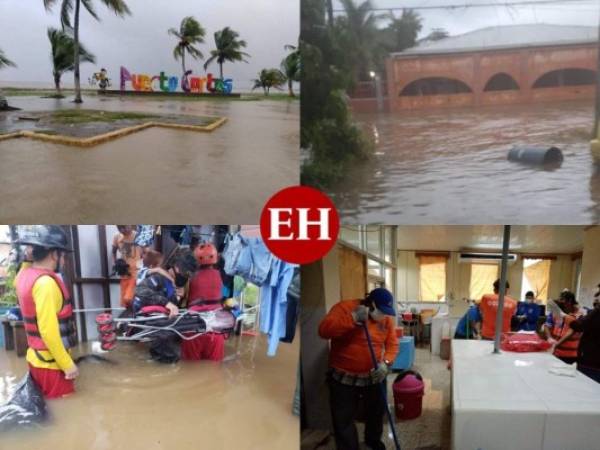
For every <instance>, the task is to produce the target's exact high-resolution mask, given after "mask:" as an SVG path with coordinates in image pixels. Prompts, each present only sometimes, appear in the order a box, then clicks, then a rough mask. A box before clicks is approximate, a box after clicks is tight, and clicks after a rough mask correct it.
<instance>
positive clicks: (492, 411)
mask: <svg viewBox="0 0 600 450" xmlns="http://www.w3.org/2000/svg"><path fill="white" fill-rule="evenodd" d="M492 349H493V343H492V342H491V341H474V340H473V341H468V340H453V341H452V445H453V448H454V449H455V450H478V449H481V450H496V449H497V450H511V449H514V450H542V449H543V450H568V449H574V450H597V449H599V448H600V384H598V383H596V382H594V381H593V380H591V379H590V378H588V377H586V376H585V375H582V374H581V373H579V372H577V374H576V376H575V377H565V376H558V375H553V374H550V373H549V372H548V369H549V368H551V367H553V366H557V365H560V366H566V364H564V363H562V362H561V361H560V360H558V359H557V358H555V357H553V356H552V355H551V354H549V353H512V352H502V353H501V354H499V355H494V354H492Z"/></svg>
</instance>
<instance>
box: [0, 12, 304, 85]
mask: <svg viewBox="0 0 600 450" xmlns="http://www.w3.org/2000/svg"><path fill="white" fill-rule="evenodd" d="M95 3H96V6H97V7H96V9H97V11H98V12H99V14H100V16H101V19H102V21H101V22H96V21H95V20H94V19H93V18H92V17H91V16H90V15H89V14H88V13H87V11H83V12H82V23H81V41H82V42H83V43H84V44H85V45H86V46H87V47H88V48H89V49H90V50H91V51H92V52H93V53H94V54H95V55H96V57H97V61H98V67H94V66H93V65H91V64H85V65H83V66H82V77H83V80H86V81H85V83H84V86H87V78H88V77H89V76H90V74H91V73H92V72H93V71H94V69H97V68H99V67H100V66H104V67H106V68H107V69H108V71H109V76H110V77H111V78H112V79H113V83H114V84H115V85H118V79H119V67H120V66H121V65H124V66H125V67H127V68H128V69H129V70H130V71H131V72H132V73H147V74H151V75H154V74H158V73H159V72H160V71H161V70H164V71H166V72H167V73H169V74H171V75H177V76H180V74H181V64H180V63H178V62H176V61H175V60H174V59H173V56H172V51H173V47H174V46H175V44H176V41H175V38H173V37H171V36H169V35H167V30H168V29H169V28H170V27H178V26H179V23H180V22H181V19H182V18H183V17H185V16H188V15H192V16H194V17H196V19H198V20H199V21H200V23H201V24H202V25H203V26H204V28H205V29H206V31H207V36H206V39H205V40H206V43H205V44H204V45H202V47H201V49H202V52H203V53H204V55H205V56H206V55H208V53H209V51H210V49H211V48H213V46H214V38H213V33H214V32H215V31H216V30H219V29H221V28H223V27H225V26H230V27H231V28H233V29H234V30H236V31H238V32H239V33H240V35H241V37H242V39H245V40H246V41H247V42H248V47H247V53H249V54H250V55H251V56H252V57H251V58H250V59H249V64H244V63H236V64H226V65H225V66H224V71H225V76H231V77H232V78H233V79H234V89H236V83H237V86H238V87H239V88H245V87H247V86H248V84H249V83H250V79H252V78H255V76H256V74H257V72H258V71H259V70H260V69H262V68H264V67H279V64H280V62H281V60H282V59H283V57H284V56H285V54H286V52H285V50H284V48H283V47H284V45H286V44H296V43H297V41H298V34H299V30H300V23H299V17H300V12H299V11H300V0H252V1H240V0H127V4H128V5H129V7H130V9H131V11H132V14H133V15H132V16H130V17H127V18H125V19H120V18H118V17H116V16H115V15H114V14H112V13H110V12H109V11H108V10H107V9H106V8H105V7H104V5H102V2H99V1H96V2H95ZM54 9H55V11H54V12H53V13H47V12H46V11H45V9H44V6H43V2H42V0H0V49H2V50H4V52H5V53H6V55H7V56H8V57H9V58H10V59H11V60H13V61H14V62H15V63H17V65H18V68H17V69H11V68H9V69H5V70H2V71H0V83H1V84H2V85H7V84H10V82H11V81H12V82H14V81H16V80H20V81H21V82H24V83H31V82H48V83H51V80H52V69H51V64H50V56H49V53H50V44H49V42H48V37H47V36H46V29H47V28H48V26H55V27H58V26H59V25H60V20H59V9H60V8H58V7H55V8H54ZM202 64H203V63H201V62H197V61H193V62H189V63H188V64H187V65H188V67H189V68H190V69H193V70H194V73H204V69H203V67H202ZM209 71H211V72H213V73H218V66H217V65H216V64H215V65H214V66H211V67H209ZM64 82H65V84H66V85H68V84H71V82H72V75H71V74H67V75H66V76H65V77H64Z"/></svg>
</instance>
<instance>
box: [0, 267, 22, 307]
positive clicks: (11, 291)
mask: <svg viewBox="0 0 600 450" xmlns="http://www.w3.org/2000/svg"><path fill="white" fill-rule="evenodd" d="M16 276H17V268H16V267H15V266H13V265H11V266H9V268H8V272H7V277H6V280H5V285H4V286H5V291H4V293H3V294H2V295H1V296H0V305H3V306H15V305H16V304H17V303H18V300H17V291H16V289H15V277H16Z"/></svg>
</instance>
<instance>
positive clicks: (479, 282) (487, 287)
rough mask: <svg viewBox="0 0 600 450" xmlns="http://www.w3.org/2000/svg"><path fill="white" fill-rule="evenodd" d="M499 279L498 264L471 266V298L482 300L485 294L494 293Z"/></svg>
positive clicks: (475, 264)
mask: <svg viewBox="0 0 600 450" xmlns="http://www.w3.org/2000/svg"><path fill="white" fill-rule="evenodd" d="M497 279H498V265H497V264H477V263H474V264H471V281H470V283H469V297H470V298H471V299H472V300H480V299H481V297H483V295H484V294H490V293H492V292H493V291H494V281H496V280H497Z"/></svg>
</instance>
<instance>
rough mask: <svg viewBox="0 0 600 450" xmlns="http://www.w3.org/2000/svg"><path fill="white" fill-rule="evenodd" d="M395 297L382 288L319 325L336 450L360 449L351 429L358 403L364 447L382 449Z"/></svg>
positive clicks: (341, 306)
mask: <svg viewBox="0 0 600 450" xmlns="http://www.w3.org/2000/svg"><path fill="white" fill-rule="evenodd" d="M395 316H396V313H395V311H394V297H393V295H392V293H391V292H390V291H388V290H387V289H383V288H377V289H374V290H372V291H371V292H370V293H369V294H368V295H367V297H366V298H365V299H358V300H343V301H341V302H339V303H337V304H336V305H334V306H333V308H331V310H330V311H329V312H328V313H327V315H326V316H325V318H324V319H323V320H322V321H321V323H320V325H319V336H321V337H322V338H323V339H330V340H331V348H330V351H329V370H328V372H327V382H328V385H329V401H330V405H331V417H332V421H333V428H334V434H335V442H336V446H337V448H338V450H358V449H359V442H358V433H357V431H356V426H355V425H354V419H355V418H356V413H357V406H358V403H359V402H358V400H359V398H362V399H363V401H364V405H365V410H366V423H365V444H366V445H367V446H368V447H369V448H371V449H376V450H380V449H381V450H385V445H384V444H383V442H382V441H381V436H382V433H383V416H384V414H385V402H384V399H383V398H382V395H381V387H380V386H379V385H380V384H381V383H383V382H385V381H386V379H387V378H386V377H387V374H388V371H389V366H390V365H391V364H392V362H393V361H394V359H395V358H396V354H397V353H398V338H397V337H396V322H395ZM364 324H366V325H367V328H368V330H369V333H370V335H371V340H372V343H373V347H374V350H375V355H376V357H377V359H378V365H377V368H374V367H373V361H372V359H371V354H370V352H369V347H368V343H367V338H366V336H365V331H364V329H363V325H364Z"/></svg>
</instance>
